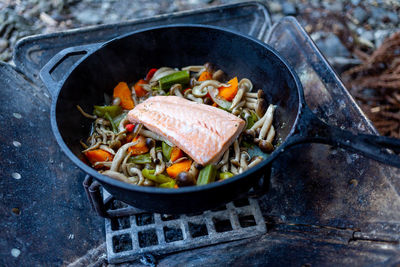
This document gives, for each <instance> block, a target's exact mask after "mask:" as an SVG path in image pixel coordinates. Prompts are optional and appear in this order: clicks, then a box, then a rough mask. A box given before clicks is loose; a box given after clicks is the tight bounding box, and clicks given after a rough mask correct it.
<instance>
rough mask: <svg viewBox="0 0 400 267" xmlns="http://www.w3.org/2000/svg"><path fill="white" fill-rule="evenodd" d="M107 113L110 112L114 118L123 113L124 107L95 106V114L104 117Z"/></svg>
mask: <svg viewBox="0 0 400 267" xmlns="http://www.w3.org/2000/svg"><path fill="white" fill-rule="evenodd" d="M106 113H108V114H110V116H111V118H114V117H116V116H118V115H119V114H121V113H122V108H121V106H94V110H93V114H94V115H96V116H97V117H102V118H104V116H105V115H106Z"/></svg>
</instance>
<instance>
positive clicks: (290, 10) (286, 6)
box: [282, 2, 297, 16]
mask: <svg viewBox="0 0 400 267" xmlns="http://www.w3.org/2000/svg"><path fill="white" fill-rule="evenodd" d="M282 11H283V14H285V15H286V16H295V15H296V14H297V11H296V6H295V5H294V4H293V3H290V2H284V3H283V4H282Z"/></svg>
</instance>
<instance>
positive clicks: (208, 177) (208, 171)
mask: <svg viewBox="0 0 400 267" xmlns="http://www.w3.org/2000/svg"><path fill="white" fill-rule="evenodd" d="M216 176H217V168H216V167H215V166H214V165H212V164H209V165H207V166H206V167H204V168H203V169H201V171H200V172H199V176H198V178H197V185H206V184H209V183H212V182H214V181H215V177H216Z"/></svg>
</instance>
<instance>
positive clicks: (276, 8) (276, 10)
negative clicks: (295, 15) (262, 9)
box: [268, 2, 282, 13]
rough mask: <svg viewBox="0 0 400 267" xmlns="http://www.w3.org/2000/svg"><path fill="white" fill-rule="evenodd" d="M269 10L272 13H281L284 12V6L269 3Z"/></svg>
mask: <svg viewBox="0 0 400 267" xmlns="http://www.w3.org/2000/svg"><path fill="white" fill-rule="evenodd" d="M268 8H269V11H270V12H271V13H279V12H281V11H282V5H281V4H280V3H277V2H269V4H268Z"/></svg>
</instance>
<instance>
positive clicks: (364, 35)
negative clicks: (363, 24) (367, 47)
mask: <svg viewBox="0 0 400 267" xmlns="http://www.w3.org/2000/svg"><path fill="white" fill-rule="evenodd" d="M361 37H362V38H364V39H366V40H368V41H374V32H372V31H365V32H363V33H362V34H361Z"/></svg>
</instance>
